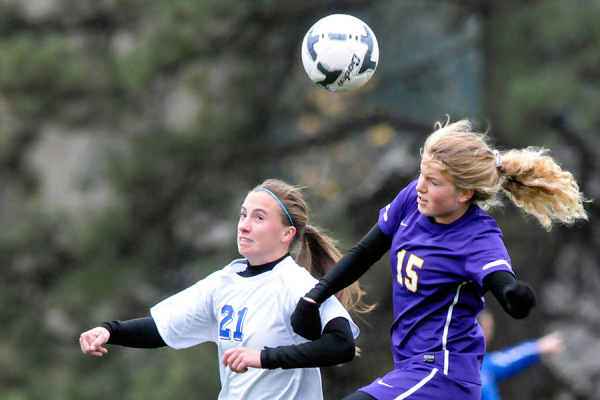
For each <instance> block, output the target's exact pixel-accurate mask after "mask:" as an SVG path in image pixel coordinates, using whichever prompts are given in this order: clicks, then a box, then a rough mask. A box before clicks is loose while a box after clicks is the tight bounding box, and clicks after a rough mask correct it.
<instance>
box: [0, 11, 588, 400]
mask: <svg viewBox="0 0 600 400" xmlns="http://www.w3.org/2000/svg"><path fill="white" fill-rule="evenodd" d="M331 13H349V14H352V15H355V16H357V17H359V18H361V19H363V20H364V21H365V22H366V23H367V24H368V25H369V26H370V27H371V28H372V29H373V31H374V32H375V34H376V36H377V39H378V42H379V46H380V63H379V66H378V68H377V71H376V73H375V76H374V77H373V79H372V80H371V81H370V82H369V83H368V84H367V85H366V86H365V87H363V88H361V89H360V90H357V91H354V92H351V93H331V92H327V91H325V90H323V89H321V88H320V87H318V86H317V85H315V84H313V83H311V82H310V80H309V79H308V77H307V76H306V74H305V72H304V70H303V68H302V64H301V60H300V44H301V42H302V38H303V37H304V34H305V33H306V31H307V30H308V28H309V27H310V26H311V25H312V24H313V23H314V22H316V21H317V20H318V19H320V18H321V17H323V16H326V15H328V14H331ZM598 21H600V2H599V1H597V0H539V1H532V0H518V1H517V0H464V1H451V0H403V1H392V0H377V1H375V0H360V1H359V0H348V1H317V0H304V1H298V2H281V1H273V0H253V1H244V0H241V1H240V0H238V1H231V0H170V1H158V0H0V179H1V182H2V184H1V185H0V224H1V227H2V229H1V230H0V271H1V272H2V279H0V326H2V329H1V330H0V397H1V398H2V399H5V400H25V399H45V400H53V399H56V400H59V399H60V400H64V399H90V400H94V399H106V398H115V399H127V400H129V399H131V400H135V399H145V400H152V399H173V398H179V399H215V398H216V396H217V393H218V391H219V380H218V368H217V363H218V360H217V358H216V350H215V348H214V345H212V344H204V345H200V346H197V347H195V348H192V349H187V350H178V351H176V350H172V349H169V348H161V349H157V350H139V349H127V348H121V347H118V346H112V347H110V350H109V351H110V352H109V354H108V355H107V356H104V357H102V358H93V357H87V356H84V355H83V354H82V353H81V351H80V349H79V345H78V337H79V334H80V333H81V332H82V331H84V330H87V329H89V328H91V327H93V326H95V325H96V324H98V323H99V322H102V321H106V320H113V319H128V318H135V317H140V316H146V315H148V310H149V308H150V307H151V306H152V305H154V304H155V303H157V302H158V301H160V300H162V299H163V298H165V297H166V296H168V295H170V294H172V293H174V292H176V291H179V290H181V289H183V288H185V287H187V286H189V285H191V284H192V283H194V282H195V281H197V280H199V279H202V278H203V277H205V276H206V275H208V274H209V273H210V272H212V271H214V270H216V269H220V268H222V266H223V265H225V264H226V263H228V262H229V261H230V260H231V259H232V258H235V257H237V256H238V255H237V252H236V246H235V232H236V221H237V216H238V213H239V206H240V204H241V202H242V200H243V198H244V197H245V194H246V193H247V191H248V190H249V189H251V188H252V187H254V186H255V185H256V184H258V183H260V182H261V181H262V180H264V179H265V178H280V179H284V180H287V181H288V182H290V183H293V184H300V185H306V186H307V190H306V191H307V193H308V194H309V203H310V205H311V207H312V221H313V223H315V224H317V225H319V226H321V227H323V228H326V229H327V230H328V231H329V232H330V233H331V234H332V235H333V236H335V237H337V238H338V239H339V240H340V244H341V247H342V249H344V250H346V249H348V248H349V247H351V246H352V245H353V244H354V242H355V241H356V240H357V239H359V238H360V237H361V236H362V234H364V233H365V232H366V231H367V230H368V229H369V228H370V227H371V226H372V225H373V224H374V223H375V222H376V220H377V215H378V214H377V213H378V210H379V209H380V208H381V207H383V206H385V204H387V203H388V202H389V201H390V200H391V199H392V198H393V196H394V195H395V194H396V193H397V192H398V191H399V190H400V189H401V188H402V187H403V186H404V185H405V184H406V183H408V182H409V181H410V180H412V179H414V178H415V177H416V176H417V175H416V174H417V170H418V164H419V158H418V154H419V153H418V150H419V147H420V146H421V145H422V142H423V140H424V138H425V136H426V135H427V134H428V133H429V132H431V131H432V130H433V126H434V124H435V122H437V121H444V120H446V118H447V116H450V118H451V120H452V121H455V120H457V119H461V118H469V119H470V120H471V121H472V122H473V124H474V125H475V127H476V128H477V129H479V130H481V131H485V130H489V131H490V134H491V135H492V137H493V138H494V139H495V144H496V145H497V146H498V147H499V148H501V149H507V148H513V147H525V146H529V145H533V146H547V147H548V148H550V149H551V150H552V154H553V155H554V156H555V157H556V158H557V160H559V162H560V163H561V164H562V165H563V166H564V167H565V168H566V169H568V170H570V171H572V172H573V173H574V175H575V177H576V178H577V180H578V182H579V184H580V187H581V189H582V190H583V191H584V192H585V193H586V195H587V196H588V197H589V198H590V199H592V200H594V199H597V198H598V193H599V191H600V181H599V176H600V174H599V173H598V172H599V170H600V163H599V161H598V160H599V159H600V157H599V153H600V146H598V144H599V139H600V135H599V132H598V126H599V120H600V112H599V111H600V24H598ZM587 209H588V210H589V212H590V223H587V224H578V225H577V226H575V227H570V228H565V227H557V228H555V229H553V230H552V231H551V232H550V233H548V232H545V231H544V230H543V229H542V228H541V227H540V226H538V225H537V223H536V222H535V221H530V220H529V219H528V218H526V217H524V216H523V215H521V214H520V213H519V212H518V211H516V210H515V208H514V207H512V206H510V205H509V206H507V207H506V208H505V209H503V210H497V211H496V212H495V213H493V215H494V216H495V217H497V218H498V222H499V224H500V227H501V228H502V230H503V232H504V235H505V241H506V244H507V247H508V249H509V251H510V253H511V257H512V259H513V266H514V268H515V272H516V273H517V276H518V277H519V278H520V279H523V280H526V281H528V282H530V283H531V284H532V285H533V287H534V289H535V291H536V293H537V295H538V300H539V301H538V307H537V308H536V309H535V311H534V312H533V314H532V315H531V316H530V317H529V318H527V319H525V320H521V321H515V320H512V319H510V317H507V316H506V315H505V314H504V313H503V312H502V311H501V310H499V308H498V307H497V304H496V301H495V299H494V298H493V297H491V296H490V297H489V298H488V303H489V306H490V308H491V309H492V310H493V311H494V313H495V315H496V317H497V325H498V332H497V335H496V336H497V337H496V338H495V340H494V342H493V343H490V346H489V347H490V349H492V350H493V349H498V348H501V347H503V346H506V345H512V344H515V343H517V342H518V341H520V340H523V339H532V338H535V337H537V336H540V335H542V334H544V333H547V332H548V331H550V330H553V329H562V330H563V331H564V332H565V333H566V334H565V338H566V341H567V343H566V345H567V346H566V350H565V352H564V353H563V354H562V355H560V356H556V357H554V358H549V359H545V360H544V363H543V364H542V365H540V366H537V367H535V368H533V369H531V370H529V371H527V372H526V373H524V374H522V375H520V376H518V377H516V378H514V379H512V380H511V381H509V382H506V383H504V384H503V385H502V386H501V390H502V394H503V396H504V398H505V399H512V400H525V399H534V398H535V399H553V400H579V399H600V385H599V382H600V341H599V340H598V339H599V336H600V334H599V332H600V307H599V306H598V304H599V303H600V293H599V290H598V287H600V268H599V263H600V231H599V228H598V226H597V225H596V224H595V221H596V218H597V216H598V213H599V209H598V204H597V203H596V202H592V203H590V204H588V206H587ZM386 258H387V257H386ZM384 261H385V260H384ZM361 282H362V283H363V285H364V287H365V288H366V290H367V292H368V297H367V300H368V301H369V302H371V303H377V304H378V308H377V310H376V311H375V312H373V313H371V314H368V315H365V316H363V319H362V320H361V319H358V322H359V324H360V327H361V329H362V333H361V336H360V337H359V340H358V345H359V346H360V347H361V348H362V350H363V355H362V356H361V357H359V358H357V359H355V360H354V361H353V362H352V363H349V364H346V365H344V366H340V367H333V368H326V369H324V370H323V376H324V379H323V386H324V392H325V395H326V398H327V399H339V398H341V397H343V396H344V395H348V394H349V393H351V392H353V391H354V390H355V389H357V388H358V387H360V386H362V385H365V384H367V383H369V382H371V381H372V380H373V379H375V378H376V377H378V376H381V375H383V374H385V373H386V372H388V371H389V370H391V368H392V361H391V355H390V351H389V336H388V333H387V332H388V327H389V324H390V323H391V320H392V315H391V305H390V294H391V288H390V282H391V279H390V272H389V267H388V266H387V263H386V262H381V263H380V264H378V265H376V266H374V267H373V268H372V269H371V271H370V272H369V273H368V274H367V275H365V276H364V278H363V279H361Z"/></svg>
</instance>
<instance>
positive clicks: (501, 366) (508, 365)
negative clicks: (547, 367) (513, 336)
mask: <svg viewBox="0 0 600 400" xmlns="http://www.w3.org/2000/svg"><path fill="white" fill-rule="evenodd" d="M539 360H540V353H539V350H538V346H537V344H536V341H535V340H531V341H527V342H523V343H521V344H518V345H516V346H514V347H510V348H508V349H505V350H501V351H496V352H492V353H488V354H486V355H485V358H484V362H483V365H482V374H483V370H484V369H485V371H486V373H489V374H492V375H493V380H494V381H495V382H502V381H503V380H505V379H508V378H510V377H512V376H515V375H517V374H518V373H520V372H522V371H524V370H526V369H527V368H529V367H531V366H533V365H535V364H537V363H538V362H539Z"/></svg>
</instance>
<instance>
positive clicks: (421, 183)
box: [417, 175, 426, 192]
mask: <svg viewBox="0 0 600 400" xmlns="http://www.w3.org/2000/svg"><path fill="white" fill-rule="evenodd" d="M425 190H426V188H425V179H423V175H419V179H418V180H417V192H424V191H425Z"/></svg>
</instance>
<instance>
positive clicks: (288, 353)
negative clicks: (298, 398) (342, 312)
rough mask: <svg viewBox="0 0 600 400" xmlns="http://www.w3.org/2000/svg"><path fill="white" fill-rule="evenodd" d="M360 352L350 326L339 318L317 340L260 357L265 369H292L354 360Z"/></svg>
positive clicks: (276, 349) (276, 350)
mask: <svg viewBox="0 0 600 400" xmlns="http://www.w3.org/2000/svg"><path fill="white" fill-rule="evenodd" d="M355 353H356V348H355V345H354V337H353V335H352V330H351V329H350V323H349V322H348V320H347V319H346V318H343V317H337V318H334V319H332V320H331V321H329V322H328V323H327V325H325V328H324V329H323V334H322V335H321V337H320V338H319V339H317V340H314V341H312V342H306V343H302V344H296V345H290V346H279V347H274V348H271V347H265V348H264V350H262V351H261V354H260V363H261V365H262V367H263V368H268V369H275V368H282V369H290V368H311V367H328V366H332V365H338V364H343V363H346V362H348V361H351V360H352V359H353V358H354V355H355Z"/></svg>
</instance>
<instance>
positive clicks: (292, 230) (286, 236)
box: [283, 226, 296, 242]
mask: <svg viewBox="0 0 600 400" xmlns="http://www.w3.org/2000/svg"><path fill="white" fill-rule="evenodd" d="M294 236H296V227H294V226H288V227H286V228H285V232H283V241H284V242H291V241H292V240H293V239H294Z"/></svg>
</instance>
